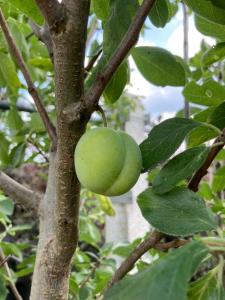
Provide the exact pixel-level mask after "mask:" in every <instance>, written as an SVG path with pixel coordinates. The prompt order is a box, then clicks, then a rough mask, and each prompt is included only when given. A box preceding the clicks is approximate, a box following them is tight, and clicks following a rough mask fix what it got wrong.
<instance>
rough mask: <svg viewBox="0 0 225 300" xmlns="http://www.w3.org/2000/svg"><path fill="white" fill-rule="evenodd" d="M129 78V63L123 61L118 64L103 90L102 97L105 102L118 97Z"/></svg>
mask: <svg viewBox="0 0 225 300" xmlns="http://www.w3.org/2000/svg"><path fill="white" fill-rule="evenodd" d="M129 79H130V72H129V65H128V63H127V62H124V63H122V64H121V65H120V66H119V68H118V69H117V71H116V72H115V74H114V75H113V77H112V79H111V80H110V82H109V83H108V85H107V86H106V88H105V90H104V98H105V100H106V102H107V103H114V102H116V100H118V99H119V97H120V96H121V95H122V93H123V90H124V88H125V86H126V84H127V83H128V82H129Z"/></svg>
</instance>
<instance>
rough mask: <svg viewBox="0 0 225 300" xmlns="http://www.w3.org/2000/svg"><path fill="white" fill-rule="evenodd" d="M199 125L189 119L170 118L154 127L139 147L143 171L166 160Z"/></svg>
mask: <svg viewBox="0 0 225 300" xmlns="http://www.w3.org/2000/svg"><path fill="white" fill-rule="evenodd" d="M199 125H200V123H198V122H195V121H193V120H191V119H185V118H172V119H168V120H166V121H164V122H162V123H160V124H159V125H157V126H155V127H154V128H153V129H152V130H151V132H150V133H149V136H148V138H147V139H146V140H144V141H143V142H142V143H141V145H140V148H141V153H142V159H143V168H144V170H148V169H151V168H153V167H155V166H156V165H157V164H159V163H161V162H163V161H165V160H166V159H168V158H169V157H170V156H171V155H172V154H173V153H174V152H175V151H176V150H177V149H178V147H179V146H180V145H181V143H182V142H183V140H184V138H185V136H186V135H187V133H188V132H190V131H191V130H192V129H193V128H195V127H198V126H199Z"/></svg>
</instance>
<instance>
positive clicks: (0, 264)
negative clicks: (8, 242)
mask: <svg viewBox="0 0 225 300" xmlns="http://www.w3.org/2000/svg"><path fill="white" fill-rule="evenodd" d="M10 257H11V255H7V256H6V257H5V258H4V259H3V260H2V261H1V262H0V267H2V266H3V265H4V264H5V263H6V262H7V261H8V260H9V259H10Z"/></svg>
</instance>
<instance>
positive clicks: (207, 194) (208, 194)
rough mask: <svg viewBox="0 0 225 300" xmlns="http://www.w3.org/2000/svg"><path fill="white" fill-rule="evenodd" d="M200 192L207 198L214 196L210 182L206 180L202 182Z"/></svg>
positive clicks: (201, 195) (200, 194)
mask: <svg viewBox="0 0 225 300" xmlns="http://www.w3.org/2000/svg"><path fill="white" fill-rule="evenodd" d="M198 194H199V196H200V197H203V198H204V199H207V200H211V199H213V197H214V195H213V192H212V190H211V188H210V186H209V184H208V183H207V182H205V181H203V182H200V185H199V190H198Z"/></svg>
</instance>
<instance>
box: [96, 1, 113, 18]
mask: <svg viewBox="0 0 225 300" xmlns="http://www.w3.org/2000/svg"><path fill="white" fill-rule="evenodd" d="M92 5H93V10H94V13H95V14H96V16H97V18H98V19H100V20H103V21H105V20H106V19H107V17H108V15H109V0H92Z"/></svg>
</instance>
